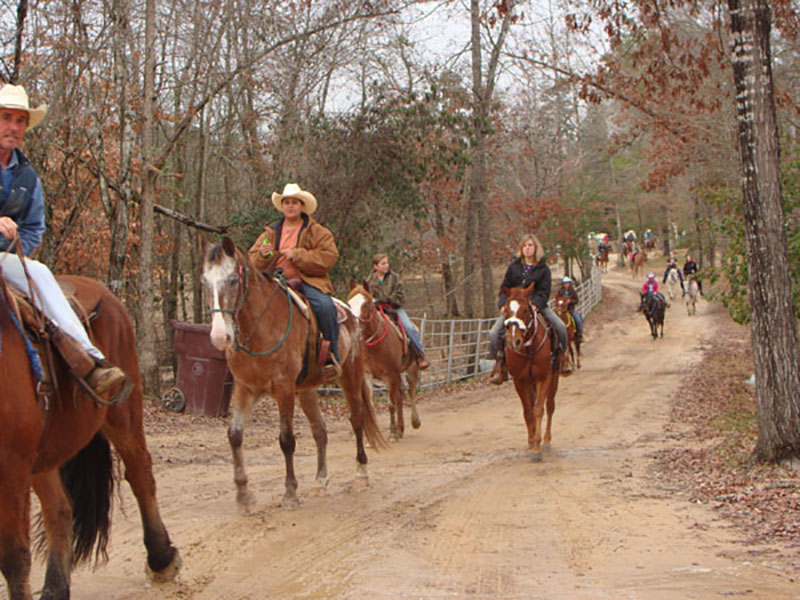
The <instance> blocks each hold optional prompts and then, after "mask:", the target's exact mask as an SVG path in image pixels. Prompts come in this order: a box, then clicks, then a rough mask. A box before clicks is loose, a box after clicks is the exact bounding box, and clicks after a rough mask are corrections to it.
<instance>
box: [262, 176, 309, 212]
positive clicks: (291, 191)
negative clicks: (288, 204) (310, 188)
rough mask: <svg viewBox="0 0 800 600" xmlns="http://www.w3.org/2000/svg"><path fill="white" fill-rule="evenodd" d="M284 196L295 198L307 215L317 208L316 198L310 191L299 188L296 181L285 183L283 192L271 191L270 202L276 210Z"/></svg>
mask: <svg viewBox="0 0 800 600" xmlns="http://www.w3.org/2000/svg"><path fill="white" fill-rule="evenodd" d="M284 198H297V199H298V200H300V201H301V202H302V203H303V212H304V213H306V214H307V215H310V214H312V213H313V212H314V211H315V210H317V199H316V198H314V195H313V194H312V193H311V192H307V191H305V190H304V189H301V188H300V186H299V185H297V184H296V183H287V184H286V186H284V188H283V193H282V194H279V193H278V192H272V204H274V205H275V208H277V209H278V210H280V209H281V200H283V199H284Z"/></svg>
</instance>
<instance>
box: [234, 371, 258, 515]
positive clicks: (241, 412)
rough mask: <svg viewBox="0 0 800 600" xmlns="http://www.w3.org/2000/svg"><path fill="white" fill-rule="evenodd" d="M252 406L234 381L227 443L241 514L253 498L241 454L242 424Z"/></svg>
mask: <svg viewBox="0 0 800 600" xmlns="http://www.w3.org/2000/svg"><path fill="white" fill-rule="evenodd" d="M252 404H253V400H252V398H251V395H250V393H249V392H248V391H247V390H246V389H245V388H244V386H241V385H239V384H238V383H237V382H236V380H234V382H233V394H232V398H231V406H232V407H233V412H232V414H231V421H230V424H229V425H228V442H229V443H230V445H231V453H232V454H233V481H234V483H236V503H237V504H238V505H239V510H240V511H241V512H243V513H248V512H250V509H251V508H252V506H253V496H252V494H250V490H249V489H248V488H247V473H245V470H244V454H243V453H242V440H243V438H244V424H245V421H247V419H248V418H249V417H250V412H251V410H252Z"/></svg>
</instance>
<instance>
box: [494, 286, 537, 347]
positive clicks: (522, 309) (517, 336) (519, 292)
mask: <svg viewBox="0 0 800 600" xmlns="http://www.w3.org/2000/svg"><path fill="white" fill-rule="evenodd" d="M534 285H535V283H531V284H530V285H529V286H528V287H526V288H507V287H505V286H503V287H502V288H500V291H501V292H502V294H503V295H504V296H505V297H506V303H505V305H504V306H503V315H504V316H505V321H504V323H503V324H504V325H505V328H506V343H507V344H509V345H510V346H511V347H512V348H513V349H514V350H516V351H517V352H520V351H521V350H522V347H523V346H524V345H525V342H526V341H527V336H528V335H529V332H531V331H533V326H534V320H535V318H536V313H535V308H534V307H533V305H532V304H531V293H532V292H533V287H534Z"/></svg>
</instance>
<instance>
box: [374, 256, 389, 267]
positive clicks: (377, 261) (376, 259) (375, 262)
mask: <svg viewBox="0 0 800 600" xmlns="http://www.w3.org/2000/svg"><path fill="white" fill-rule="evenodd" d="M384 258H389V255H388V254H386V253H385V252H378V253H377V254H373V255H372V266H373V267H374V266H375V265H377V264H378V263H379V262H381V261H382V260H383V259H384Z"/></svg>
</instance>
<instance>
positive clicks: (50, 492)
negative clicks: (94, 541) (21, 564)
mask: <svg viewBox="0 0 800 600" xmlns="http://www.w3.org/2000/svg"><path fill="white" fill-rule="evenodd" d="M32 483H33V490H34V491H35V492H36V495H37V496H38V497H39V501H40V504H41V507H42V520H43V522H44V529H45V534H46V536H47V569H46V571H45V575H44V587H43V588H42V595H41V598H42V599H45V600H66V599H67V598H69V583H70V569H71V567H72V504H71V502H70V500H69V498H68V497H67V492H66V490H65V489H64V484H63V483H62V481H61V475H60V473H59V471H58V469H53V470H51V471H47V472H45V473H39V474H37V475H34V476H33V479H32Z"/></svg>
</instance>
